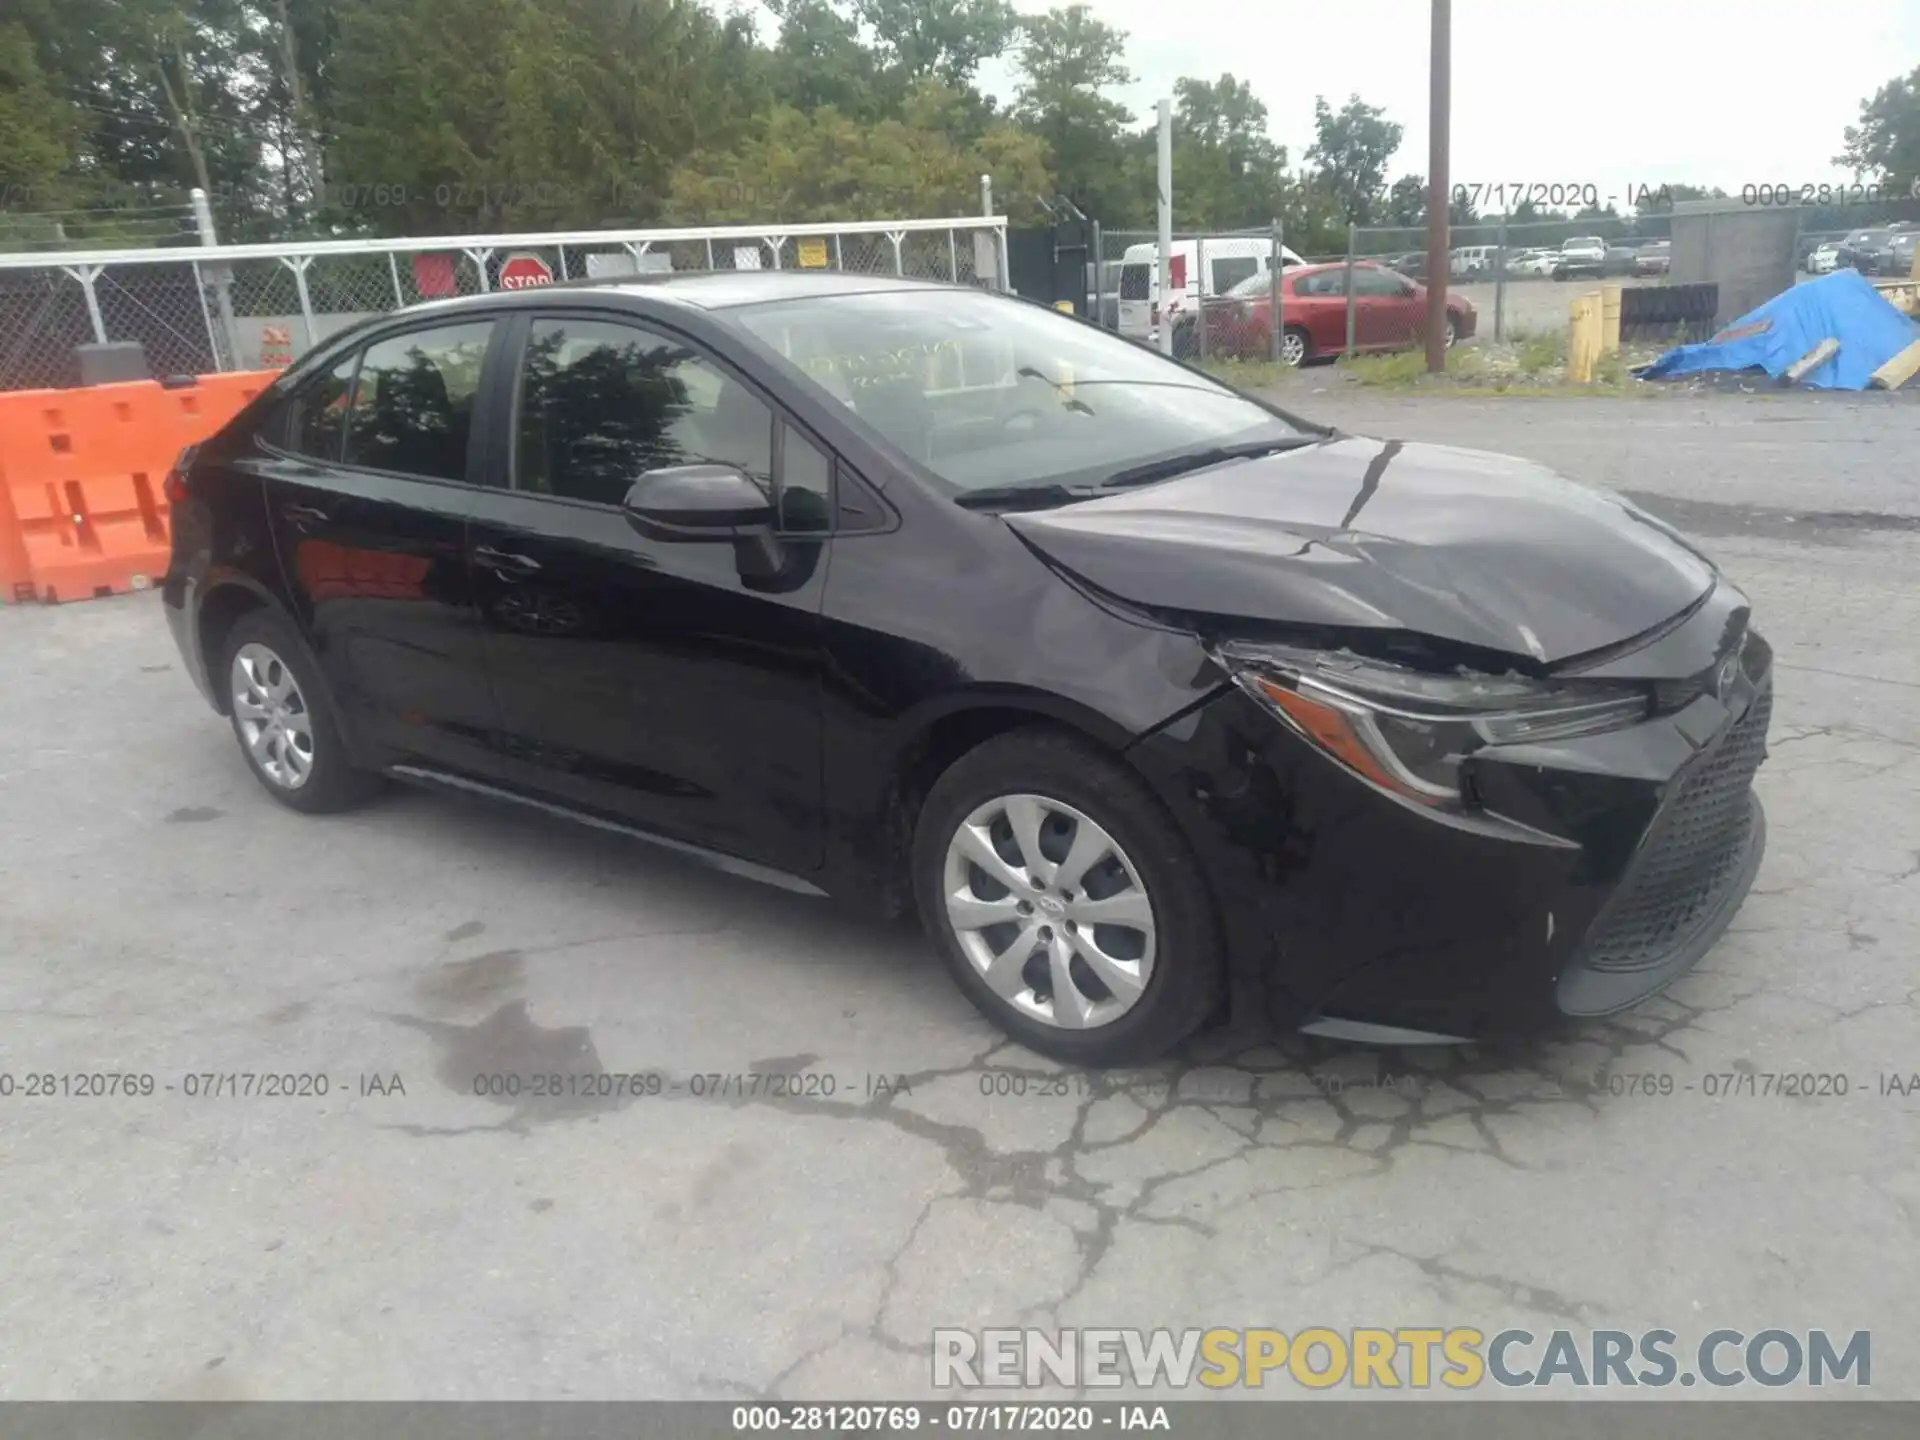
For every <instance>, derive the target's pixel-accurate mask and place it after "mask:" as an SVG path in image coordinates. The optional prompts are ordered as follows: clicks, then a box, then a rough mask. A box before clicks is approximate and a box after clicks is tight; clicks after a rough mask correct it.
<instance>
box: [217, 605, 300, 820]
mask: <svg viewBox="0 0 1920 1440" xmlns="http://www.w3.org/2000/svg"><path fill="white" fill-rule="evenodd" d="M228 680H229V684H230V688H231V691H232V695H233V715H234V719H235V721H236V722H238V725H239V729H240V738H241V740H242V741H243V742H244V743H245V745H246V747H247V753H248V754H249V755H251V756H252V758H253V763H254V765H255V766H257V767H258V768H259V771H260V773H261V774H262V775H264V776H266V777H267V779H268V780H269V781H270V782H272V783H273V784H274V785H277V786H278V787H280V788H281V789H282V790H298V789H299V788H300V787H301V786H302V785H304V784H306V783H307V777H308V776H310V775H312V774H313V714H312V711H310V710H309V709H308V708H307V701H306V697H305V696H304V695H302V694H301V693H300V686H299V685H298V684H297V683H296V682H295V681H294V678H293V671H292V670H290V669H288V668H287V663H286V662H285V661H284V660H282V659H281V658H280V657H279V656H278V655H276V654H274V652H273V651H272V650H271V649H269V648H268V647H267V646H265V645H262V644H261V643H260V642H259V641H257V640H254V641H249V642H248V643H247V644H245V645H242V646H241V647H240V648H239V649H238V650H237V651H235V652H234V656H233V668H232V671H231V673H230V674H229V676H228Z"/></svg>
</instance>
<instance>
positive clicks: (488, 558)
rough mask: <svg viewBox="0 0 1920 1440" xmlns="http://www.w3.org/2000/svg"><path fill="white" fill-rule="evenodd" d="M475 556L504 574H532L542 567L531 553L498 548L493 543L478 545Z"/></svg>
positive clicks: (482, 562)
mask: <svg viewBox="0 0 1920 1440" xmlns="http://www.w3.org/2000/svg"><path fill="white" fill-rule="evenodd" d="M473 558H474V559H475V560H477V561H479V562H480V563H481V564H482V565H484V566H486V567H487V568H488V569H489V570H498V571H499V572H500V573H501V574H503V575H532V574H535V573H536V572H538V570H539V569H540V562H539V561H538V560H536V559H534V558H533V557H532V556H531V555H517V554H515V553H514V552H512V551H511V550H496V549H494V548H493V547H492V546H491V545H480V546H476V547H475V548H474V552H473Z"/></svg>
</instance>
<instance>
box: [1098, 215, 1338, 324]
mask: <svg viewBox="0 0 1920 1440" xmlns="http://www.w3.org/2000/svg"><path fill="white" fill-rule="evenodd" d="M1203 243H1204V244H1205V246H1206V251H1207V270H1208V273H1207V274H1206V275H1201V274H1200V273H1199V270H1200V248H1201V245H1202V244H1203ZM1303 263H1305V262H1303V261H1302V260H1301V259H1300V257H1299V256H1298V255H1296V254H1294V253H1293V251H1291V250H1289V249H1287V247H1286V246H1284V245H1282V246H1281V247H1280V265H1281V268H1282V269H1285V268H1286V267H1287V266H1289V265H1300V264H1303ZM1167 268H1168V271H1169V275H1168V279H1169V281H1170V282H1171V284H1170V288H1171V290H1172V292H1173V295H1172V298H1171V300H1170V301H1169V302H1168V308H1169V310H1170V311H1171V312H1172V314H1173V315H1176V316H1177V315H1178V314H1179V313H1180V312H1181V311H1182V310H1185V309H1189V308H1197V307H1198V306H1199V304H1200V301H1201V298H1202V297H1203V296H1213V295H1224V294H1226V293H1227V291H1229V290H1231V289H1232V288H1233V287H1234V286H1236V285H1238V284H1239V283H1240V282H1241V281H1243V280H1246V279H1247V278H1249V277H1250V276H1254V275H1265V274H1267V273H1269V272H1270V271H1271V270H1272V268H1273V242H1272V241H1271V240H1268V239H1266V238H1264V237H1262V236H1259V235H1217V236H1211V235H1210V236H1207V237H1205V239H1204V241H1202V240H1200V239H1188V240H1176V241H1174V242H1173V253H1172V254H1171V255H1169V256H1168V258H1167ZM1159 302H1160V247H1159V246H1158V245H1155V244H1152V243H1150V242H1149V243H1146V244H1141V245H1129V246H1128V247H1127V248H1126V253H1125V254H1124V255H1123V257H1122V258H1121V262H1120V333H1121V334H1122V335H1126V336H1129V337H1131V338H1132V339H1135V340H1150V339H1153V338H1154V337H1155V336H1156V335H1157V334H1158V333H1159V332H1158V326H1159V323H1160V303H1159Z"/></svg>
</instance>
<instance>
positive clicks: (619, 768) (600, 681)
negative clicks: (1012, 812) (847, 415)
mask: <svg viewBox="0 0 1920 1440" xmlns="http://www.w3.org/2000/svg"><path fill="white" fill-rule="evenodd" d="M523 326H524V328H523V329H522V330H521V332H520V333H521V334H522V335H523V337H524V338H523V339H522V340H520V341H518V342H516V343H517V348H518V349H519V352H520V359H519V362H518V373H517V374H516V375H515V376H513V377H512V379H511V382H510V384H511V390H510V392H509V394H510V403H507V404H503V405H502V407H501V412H502V415H503V416H509V415H510V416H511V422H510V428H511V430H512V436H511V442H510V444H503V449H506V450H508V451H509V452H510V465H509V467H508V469H509V473H508V475H507V476H506V477H504V478H505V479H506V482H507V483H506V484H505V485H504V486H503V487H501V488H498V489H492V490H489V491H488V492H486V493H484V494H482V495H481V496H480V498H479V501H478V503H477V505H476V508H475V510H474V514H473V522H472V529H471V545H470V564H471V567H472V568H471V573H472V577H473V585H474V592H475V595H476V598H477V600H478V603H479V607H480V611H481V616H482V626H483V628H484V631H485V635H486V654H487V668H488V672H489V674H490V676H491V678H492V684H493V691H494V696H495V699H496V703H497V707H498V711H499V716H500V724H501V729H502V746H503V749H504V751H505V753H506V757H507V763H508V764H509V766H510V767H511V769H512V772H513V774H514V776H515V783H516V784H517V785H519V786H520V787H522V788H526V789H529V790H533V791H538V792H541V793H544V794H546V795H548V796H550V797H552V798H555V799H558V800H560V801H562V802H563V803H566V804H568V805H571V806H573V807H575V808H579V809H583V810H588V811H592V812H596V813H600V814H603V815H606V816H608V817H609V818H614V819H618V820H622V821H624V822H627V823H631V824H635V825H638V826H640V827H642V828H645V829H648V830H651V831H656V832H659V833H662V834H665V835H668V836H671V837H673V838H676V839H680V840H685V841H689V842H692V843H695V844H700V845H705V846H709V847H711V848H714V849H718V850H723V851H726V852H727V853H729V854H733V855H738V856H741V857H743V858H746V859H750V860H755V861H758V862H760V863H762V864H766V865H771V866H775V867H778V868H781V869H785V870H789V871H796V872H799V871H806V870H810V869H813V868H815V867H816V866H817V865H818V864H819V861H820V857H821V850H822V845H821V821H820V811H821V791H820V766H821V757H820V723H821V722H820V707H821V673H820V667H821V663H822V653H821V650H822V647H821V620H820V609H821V603H822V598H823V593H824V587H825V579H826V561H827V550H828V545H827V530H828V528H829V521H830V516H831V513H832V512H831V509H830V485H831V472H832V467H831V464H830V462H829V460H828V457H827V456H826V455H825V454H824V453H823V452H822V451H821V450H819V449H818V448H817V447H816V446H815V445H813V444H812V442H811V441H809V440H808V439H807V438H806V437H805V436H804V435H802V434H801V433H800V432H799V431H798V430H795V429H792V428H791V427H789V426H788V425H787V424H786V423H785V422H783V421H781V420H778V419H777V418H776V416H775V413H774V411H773V409H772V407H771V406H770V405H769V404H768V403H767V401H766V399H765V398H764V397H763V396H761V395H760V394H759V393H758V392H757V391H756V390H755V389H754V388H753V387H751V386H750V385H748V384H747V383H746V382H745V381H744V380H743V379H742V378H741V377H740V376H738V375H737V374H735V373H734V372H732V371H731V370H729V369H728V368H726V367H725V366H724V365H723V364H722V363H721V362H719V361H717V360H715V359H713V358H711V357H709V356H706V355H704V354H702V353H701V352H699V351H698V350H697V349H696V347H694V346H693V345H691V344H690V343H689V342H688V341H686V340H685V339H683V338H680V337H677V336H675V335H673V334H671V333H669V332H667V331H665V330H660V329H651V328H646V327H643V326H641V325H638V324H635V323H630V322H628V321H625V320H614V319H609V318H606V317H605V316H604V315H602V316H601V317H598V318H592V317H587V316H570V315H564V314H557V313H555V314H543V315H536V316H534V317H532V318H531V319H530V320H529V321H527V322H523ZM697 462H713V463H720V464H728V465H735V466H738V467H739V468H740V469H741V470H743V471H745V472H746V473H747V474H748V475H749V476H750V477H751V478H753V479H754V480H756V481H757V482H759V483H760V484H761V485H762V486H763V487H764V488H766V489H767V490H768V491H769V493H770V495H776V494H777V496H778V503H779V505H780V507H781V510H782V513H783V516H784V520H783V524H784V526H785V533H784V534H783V535H782V537H781V539H780V540H779V542H778V543H779V546H780V549H781V552H782V557H783V558H782V562H781V566H780V569H779V573H778V574H775V575H771V576H766V575H761V574H758V573H755V574H753V575H752V576H751V577H750V578H743V575H742V562H741V560H740V559H739V557H738V556H737V555H736V553H735V547H734V545H733V544H732V543H729V542H725V541H705V540H697V541H670V542H669V541H660V540H656V539H651V538H648V537H645V536H643V535H641V534H640V533H639V532H638V531H637V530H636V529H635V527H634V525H633V524H632V522H631V521H630V520H629V519H628V517H627V515H626V512H625V511H624V510H623V509H622V506H621V502H622V501H623V500H624V499H625V496H626V493H627V490H628V488H629V487H630V486H631V485H632V483H633V482H634V481H635V480H636V479H638V478H639V476H640V475H641V474H642V473H644V472H645V471H647V470H651V469H657V468H662V467H666V466H672V465H684V464H691V463H697Z"/></svg>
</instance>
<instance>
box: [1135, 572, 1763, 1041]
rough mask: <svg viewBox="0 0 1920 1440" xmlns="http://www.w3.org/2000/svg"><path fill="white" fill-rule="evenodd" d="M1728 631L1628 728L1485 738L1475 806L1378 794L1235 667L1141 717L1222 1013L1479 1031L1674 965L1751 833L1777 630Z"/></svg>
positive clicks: (1616, 995)
mask: <svg viewBox="0 0 1920 1440" xmlns="http://www.w3.org/2000/svg"><path fill="white" fill-rule="evenodd" d="M1744 614H1745V612H1744V606H1742V608H1741V609H1740V611H1739V619H1740V620H1741V621H1742V622H1744ZM1726 621H1727V616H1726V614H1725V613H1715V614H1708V613H1704V612H1703V614H1701V615H1700V616H1696V617H1695V620H1694V621H1692V622H1690V624H1689V627H1688V630H1689V632H1691V636H1689V634H1680V635H1676V636H1675V637H1669V638H1668V639H1667V640H1665V641H1663V642H1662V646H1663V647H1664V649H1665V653H1666V655H1667V656H1668V657H1669V658H1672V657H1674V656H1678V655H1681V654H1685V653H1686V652H1687V650H1688V646H1689V644H1690V643H1691V642H1692V641H1697V640H1698V639H1699V638H1700V632H1703V631H1709V630H1712V629H1714V628H1715V627H1718V629H1719V633H1718V635H1715V636H1713V637H1712V640H1710V641H1709V642H1708V645H1709V648H1707V649H1706V651H1705V657H1703V656H1702V655H1701V654H1699V653H1698V650H1699V647H1698V645H1695V646H1694V650H1695V652H1696V653H1694V654H1692V655H1691V657H1690V658H1689V659H1688V660H1687V661H1686V662H1685V663H1687V664H1691V663H1692V660H1694V659H1700V658H1706V657H1711V656H1712V655H1713V654H1714V652H1713V650H1712V649H1711V648H1710V647H1711V643H1712V641H1713V640H1717V641H1721V642H1723V643H1724V637H1725V636H1726V634H1727V633H1728V631H1727V629H1726V628H1725V627H1726ZM1742 653H1743V656H1744V658H1745V668H1744V669H1743V670H1742V671H1741V673H1740V674H1739V675H1738V677H1737V678H1736V680H1735V682H1734V683H1733V685H1731V686H1730V687H1729V688H1728V691H1727V693H1726V695H1725V697H1724V698H1717V697H1716V696H1715V695H1714V694H1712V693H1705V692H1704V690H1703V691H1702V692H1701V693H1691V692H1690V691H1689V688H1688V687H1689V686H1692V685H1695V684H1696V683H1698V684H1700V685H1702V686H1704V685H1705V683H1706V682H1705V681H1704V680H1698V677H1687V676H1681V675H1675V676H1673V677H1671V678H1669V679H1666V680H1665V681H1663V682H1662V704H1661V713H1660V714H1658V715H1656V716H1655V717H1654V718H1652V719H1649V720H1647V721H1645V722H1643V723H1641V724H1639V725H1636V726H1633V727H1631V728H1629V729H1626V730H1620V731H1614V732H1610V733H1608V734H1604V735H1596V736H1589V737H1583V738H1581V739H1578V740H1571V741H1564V742H1558V743H1554V744H1551V745H1535V746H1529V747H1503V748H1502V749H1501V750H1500V751H1498V752H1496V751H1491V750H1489V751H1482V752H1481V753H1480V754H1479V755H1478V756H1476V757H1474V759H1473V760H1472V761H1470V762H1469V767H1470V768H1471V769H1473V770H1474V772H1475V780H1476V783H1477V785H1478V788H1479V791H1480V793H1481V795H1482V797H1483V798H1484V801H1485V810H1484V812H1483V813H1482V814H1481V815H1480V816H1479V817H1478V819H1477V820H1476V819H1474V818H1473V817H1468V819H1467V820H1466V821H1455V820H1450V819H1445V818H1442V817H1439V816H1436V815H1434V814H1433V813H1431V812H1425V811H1420V810H1418V809H1417V808H1416V807H1412V806H1409V805H1405V804H1402V803H1399V802H1396V801H1394V800H1391V799H1389V798H1387V797H1386V796H1384V795H1381V794H1379V793H1378V792H1376V791H1374V790H1373V789H1371V788H1370V787H1368V786H1366V785H1364V784H1362V783H1361V782H1360V781H1358V780H1357V779H1355V778H1354V777H1353V776H1352V775H1351V774H1350V773H1349V772H1348V771H1346V770H1345V769H1344V767H1342V766H1340V765H1338V764H1337V763H1335V762H1333V761H1332V760H1330V759H1328V758H1327V757H1326V756H1325V755H1324V754H1322V753H1321V752H1319V751H1318V750H1316V749H1313V748H1311V747H1309V746H1308V745H1307V744H1306V743H1305V742H1304V741H1301V740H1299V739H1298V738H1297V737H1295V736H1294V735H1292V734H1291V733H1290V732H1289V731H1287V730H1286V729H1285V728H1284V727H1283V726H1281V725H1280V724H1279V723H1278V722H1276V721H1275V720H1274V719H1273V717H1272V716H1270V715H1269V714H1267V713H1266V712H1265V711H1264V710H1263V709H1261V708H1260V707H1259V706H1257V705H1256V704H1255V703H1254V702H1253V701H1252V700H1251V699H1249V698H1247V697H1246V696H1245V695H1243V694H1241V693H1240V692H1238V691H1237V690H1235V691H1230V692H1228V693H1225V694H1222V695H1220V696H1218V697H1217V698H1216V699H1214V700H1213V701H1212V702H1210V703H1209V704H1208V705H1207V706H1206V707H1204V708H1203V709H1201V710H1200V711H1198V712H1195V713H1194V714H1193V715H1190V716H1188V717H1185V718H1184V719H1183V720H1182V721H1181V722H1180V723H1178V724H1177V725H1174V726H1170V727H1168V728H1167V729H1166V730H1165V731H1163V732H1160V733H1157V734H1156V735H1154V736H1151V737H1148V739H1147V740H1145V741H1143V742H1142V743H1141V745H1140V746H1139V747H1136V753H1137V754H1138V755H1139V756H1140V758H1141V762H1142V765H1143V768H1145V769H1147V770H1148V772H1149V774H1150V776H1151V777H1153V778H1155V779H1156V783H1158V784H1159V786H1160V788H1161V792H1162V794H1163V796H1165V797H1166V798H1167V799H1168V802H1169V803H1170V804H1172V805H1174V806H1175V807H1176V810H1177V813H1178V814H1179V816H1180V818H1181V819H1182V821H1183V822H1184V827H1185V828H1186V830H1187V832H1188V835H1189V838H1190V839H1191V840H1192V841H1193V843H1194V845H1195V848H1196V850H1197V851H1198V852H1199V856H1200V859H1201V862H1202V864H1203V866H1204V867H1205V868H1206V870H1207V871H1208V873H1209V875H1210V877H1211V879H1212V881H1213V885H1214V890H1215V898H1216V901H1217V905H1218V909H1219V913H1220V918H1221V922H1222V926H1223V929H1224V930H1225V931H1226V934H1227V946H1228V958H1229V967H1230V977H1231V982H1230V997H1231V998H1230V1003H1231V1006H1232V1010H1233V1015H1232V1020H1233V1022H1234V1023H1235V1024H1236V1025H1238V1024H1242V1023H1257V1024H1263V1025H1266V1026H1269V1027H1274V1028H1282V1029H1292V1028H1297V1027H1300V1026H1313V1027H1315V1028H1320V1029H1325V1030H1327V1031H1329V1032H1330V1033H1349V1034H1359V1033H1361V1032H1363V1031H1367V1030H1376V1031H1378V1032H1379V1033H1383V1034H1384V1033H1387V1032H1388V1031H1389V1030H1390V1031H1398V1032H1410V1033H1413V1034H1418V1035H1428V1036H1444V1037H1458V1038H1474V1039H1494V1038H1500V1037H1506V1036H1512V1035H1517V1034H1524V1033H1538V1032H1539V1031H1541V1030H1543V1029H1546V1028H1550V1027H1551V1026H1553V1025H1554V1024H1556V1023H1557V1022H1560V1021H1563V1020H1566V1019H1568V1018H1570V1017H1582V1016H1592V1015H1601V1014H1606V1013H1610V1012H1612V1011H1615V1010H1619V1009H1621V1008H1624V1007H1626V1006H1629V1005H1633V1004H1635V1003H1637V1002H1639V1001H1641V1000H1644V999H1646V998H1648V997H1649V996H1651V995H1653V994H1655V993H1657V992H1658V991H1660V990H1661V989H1663V988H1664V987H1666V986H1667V985H1669V984H1671V983H1672V982H1673V981H1674V980H1675V979H1677V978H1678V977H1679V976H1680V975H1682V974H1684V973H1685V972H1686V971H1687V970H1688V969H1689V968H1691V967H1692V965H1693V964H1694V963H1695V962H1696V961H1697V960H1698V959H1699V958H1700V956H1701V955H1703V954H1704V953H1705V952H1706V951H1707V950H1708V949H1710V948H1711V947H1712V945H1713V943H1714V942H1715V941H1716V940H1717V939H1718V938H1719V937H1720V935H1721V934H1722V933H1723V932H1724V931H1725V929H1726V927H1727V925H1728V924H1729V923H1730V922H1731V921H1732V918H1733V916H1734V914H1735V913H1736V912H1737V911H1738V909H1739V907H1740V904H1741V902H1742V901H1743V900H1744V899H1745V897H1746V894H1747V890H1748V887H1749V886H1750V885H1751V884H1752V881H1753V877H1754V874H1755V872H1756V871H1757V869H1758V867H1759V864H1760V859H1761V856H1762V854H1763V852H1764V849H1765V836H1766V829H1765V821H1764V817H1763V815H1762V813H1761V811H1760V807H1759V803H1758V800H1757V798H1756V797H1755V796H1754V795H1753V793H1752V788H1751V787H1752V780H1753V776H1754V773H1755V771H1756V770H1757V769H1758V767H1759V765H1760V763H1761V761H1762V759H1763V758H1764V756H1765V752H1766V735H1767V726H1768V721H1769V719H1770V715H1771V710H1772V665H1771V652H1770V651H1769V650H1768V649H1767V647H1766V644H1765V642H1764V641H1762V640H1760V639H1759V638H1758V637H1757V636H1751V635H1748V636H1747V637H1746V639H1745V640H1744V648H1743V651H1742ZM1715 668H1716V667H1715V666H1714V665H1713V664H1711V663H1709V664H1708V665H1707V666H1706V667H1705V672H1704V673H1705V674H1706V675H1708V676H1710V675H1711V674H1712V673H1713V672H1714V670H1715ZM1649 678H1651V677H1649Z"/></svg>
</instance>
